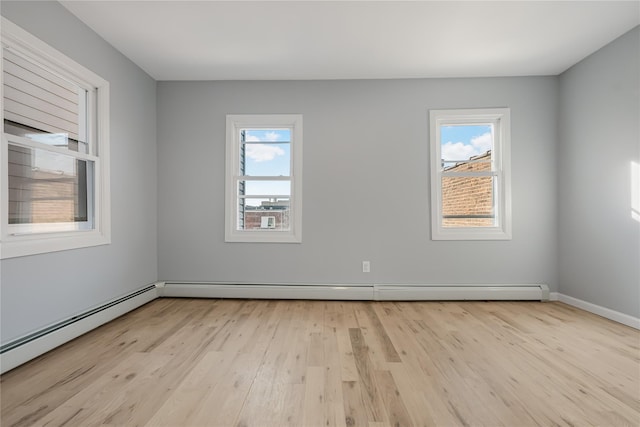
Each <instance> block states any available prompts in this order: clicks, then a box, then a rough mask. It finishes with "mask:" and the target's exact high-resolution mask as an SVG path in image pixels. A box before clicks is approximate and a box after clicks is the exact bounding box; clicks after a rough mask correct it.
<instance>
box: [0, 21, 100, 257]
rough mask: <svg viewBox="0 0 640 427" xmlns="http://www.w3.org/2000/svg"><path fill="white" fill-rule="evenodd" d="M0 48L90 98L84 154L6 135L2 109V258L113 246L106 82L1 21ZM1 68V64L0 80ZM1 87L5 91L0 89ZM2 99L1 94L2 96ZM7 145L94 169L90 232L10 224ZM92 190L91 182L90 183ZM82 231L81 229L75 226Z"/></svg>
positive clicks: (0, 148) (62, 226) (0, 235)
mask: <svg viewBox="0 0 640 427" xmlns="http://www.w3.org/2000/svg"><path fill="white" fill-rule="evenodd" d="M1 35H2V49H3V51H4V49H5V48H7V49H9V50H12V51H14V52H15V53H17V54H19V55H20V56H22V57H24V58H27V59H30V60H32V61H34V62H36V63H38V64H40V65H41V66H43V67H45V68H46V69H47V70H48V71H50V72H52V73H54V74H56V75H58V76H60V77H62V78H64V79H66V80H68V81H70V82H73V83H74V84H76V85H78V86H79V87H82V88H83V89H86V90H87V93H88V94H89V95H88V102H87V104H88V112H87V119H88V121H89V123H88V126H87V127H88V138H87V139H88V141H87V142H88V146H89V147H91V148H90V150H89V152H88V153H87V154H83V153H76V152H70V151H68V150H64V149H59V148H57V147H51V146H48V145H45V144H41V143H39V142H36V141H33V140H31V139H27V138H23V137H19V136H15V135H11V134H7V133H5V132H4V109H0V126H2V145H1V147H0V199H1V200H0V204H1V206H0V209H1V213H2V215H0V217H1V218H2V220H1V221H0V222H1V224H0V259H4V258H14V257H20V256H26V255H35V254H42V253H48V252H56V251H63V250H69V249H77V248H85V247H91V246H98V245H105V244H109V243H111V213H110V212H111V209H110V184H109V182H110V180H109V170H110V168H109V83H108V82H107V81H106V80H104V79H103V78H101V77H100V76H98V75H97V74H95V73H93V72H92V71H90V70H88V69H86V68H85V67H83V66H82V65H80V64H78V63H77V62H75V61H73V60H72V59H70V58H68V57H67V56H65V55H64V54H62V53H60V52H59V51H57V50H56V49H54V48H52V47H51V46H49V45H48V44H46V43H45V42H43V41H42V40H40V39H38V38H36V37H35V36H33V35H31V34H30V33H29V32H27V31H25V30H23V29H22V28H20V27H19V26H17V25H15V24H14V23H12V22H11V21H9V20H7V19H6V18H4V17H2V32H1ZM1 75H3V73H2V63H1V62H0V76H1ZM0 87H1V88H3V87H4V86H3V85H1V84H0ZM2 97H3V99H4V94H2ZM9 144H12V145H18V146H22V147H28V148H32V149H34V148H35V149H42V150H46V151H49V152H54V153H59V154H64V155H70V156H72V157H75V158H77V159H82V160H87V161H90V162H91V163H92V164H93V167H94V175H93V182H92V184H93V185H92V187H91V188H90V189H88V191H90V193H91V196H92V199H93V204H91V203H89V205H88V206H87V208H88V210H89V212H92V213H93V224H92V225H91V227H90V228H89V229H85V230H82V229H75V230H69V229H68V227H66V226H65V225H64V224H62V223H58V224H57V227H58V228H62V229H63V230H56V225H53V226H52V227H46V232H40V231H38V227H37V224H34V227H31V228H30V227H16V226H15V225H13V224H11V225H10V224H9V223H8V212H9V194H8V193H9V184H8V181H9V179H8V158H9V157H8V146H9ZM89 185H91V181H90V182H89ZM79 228H82V227H79Z"/></svg>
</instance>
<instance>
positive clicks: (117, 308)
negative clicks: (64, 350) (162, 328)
mask: <svg viewBox="0 0 640 427" xmlns="http://www.w3.org/2000/svg"><path fill="white" fill-rule="evenodd" d="M156 298H158V292H157V287H156V286H155V285H149V286H146V287H144V288H141V289H139V290H137V291H135V292H131V293H129V294H127V295H124V296H122V297H120V298H114V299H113V300H111V301H109V302H107V303H105V304H101V305H100V306H97V307H94V308H92V309H90V310H87V311H85V312H83V313H79V314H77V315H76V316H72V317H70V318H69V319H67V320H64V321H62V322H57V323H55V324H53V325H49V326H48V327H45V328H42V329H40V330H38V331H35V332H34V333H31V334H28V335H26V336H24V337H21V338H18V339H15V340H12V341H11V342H9V343H7V344H4V345H3V346H2V348H1V349H0V351H1V354H0V373H2V374H4V373H5V372H7V371H9V370H11V369H13V368H15V367H17V366H20V365H22V364H23V363H26V362H28V361H29V360H31V359H35V358H36V357H38V356H40V355H42V354H44V353H46V352H48V351H49V350H52V349H54V348H56V347H58V346H60V345H62V344H64V343H66V342H68V341H71V340H72V339H74V338H77V337H79V336H80V335H83V334H85V333H87V332H89V331H90V330H92V329H95V328H97V327H98V326H101V325H103V324H105V323H107V322H109V321H111V320H113V319H115V318H117V317H120V316H122V315H123V314H125V313H128V312H129V311H132V310H134V309H136V308H138V307H140V306H142V305H144V304H146V303H148V302H150V301H152V300H154V299H156Z"/></svg>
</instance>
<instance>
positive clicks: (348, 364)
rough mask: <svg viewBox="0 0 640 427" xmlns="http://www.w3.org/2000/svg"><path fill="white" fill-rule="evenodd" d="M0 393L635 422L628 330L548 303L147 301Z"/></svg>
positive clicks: (169, 418)
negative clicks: (147, 302)
mask: <svg viewBox="0 0 640 427" xmlns="http://www.w3.org/2000/svg"><path fill="white" fill-rule="evenodd" d="M0 393H1V399H0V405H1V407H0V424H1V425H2V426H3V427H4V426H11V427H27V426H45V425H48V426H61V425H63V426H82V427H84V426H103V427H115V426H126V427H129V426H149V427H150V426H166V427H170V426H171V427H173V426H180V427H200V426H220V427H227V426H247V427H248V426H260V427H263V426H264V427H270V426H273V427H280V426H292V427H293V426H295V427H307V426H316V425H317V426H319V425H322V426H327V427H330V426H339V427H343V426H344V427H347V426H358V427H359V426H371V427H381V426H385V427H387V426H447V427H448V426H466V425H468V426H491V427H493V426H501V425H502V426H509V427H511V426H518V427H520V426H523V427H528V426H583V425H585V426H586V425H601V426H614V427H617V426H638V425H640V331H638V330H636V329H633V328H629V327H627V326H624V325H620V324H617V323H615V322H611V321H609V320H606V319H603V318H601V317H598V316H595V315H593V314H590V313H586V312H583V311H581V310H578V309H576V308H574V307H570V306H567V305H565V304H562V303H535V302H508V301H507V302H467V301H459V302H347V301H275V300H269V301H260V300H207V299H159V300H155V301H153V302H151V303H149V304H147V305H145V306H143V307H140V308H139V309H137V310H135V311H133V312H131V313H129V314H127V315H125V316H122V317H120V318H118V319H116V320H114V321H113V322H110V323H108V324H106V325H103V326H102V327H100V328H98V329H96V330H94V331H91V332H89V333H87V334H85V335H83V336H81V337H79V338H77V339H75V340H73V341H71V342H69V343H67V344H65V345H63V346H61V347H59V348H57V349H55V350H53V351H51V352H49V353H47V354H45V355H43V356H41V357H39V358H37V359H35V360H33V361H31V362H29V363H27V364H25V365H23V366H21V367H18V368H16V369H14V370H12V371H10V372H8V373H6V374H5V375H3V376H2V377H0Z"/></svg>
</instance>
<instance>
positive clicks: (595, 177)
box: [558, 27, 640, 317]
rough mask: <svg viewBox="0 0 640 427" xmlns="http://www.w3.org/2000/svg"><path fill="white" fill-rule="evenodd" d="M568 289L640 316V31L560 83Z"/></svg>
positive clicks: (563, 260) (564, 288) (562, 243)
mask: <svg viewBox="0 0 640 427" xmlns="http://www.w3.org/2000/svg"><path fill="white" fill-rule="evenodd" d="M560 89H561V91H560V95H561V97H560V100H561V101H560V122H561V123H562V126H561V127H560V132H559V134H560V145H559V150H558V153H559V166H558V183H559V197H560V200H559V207H560V209H559V230H560V233H559V255H560V269H559V277H560V292H562V293H563V294H566V295H569V296H572V297H574V298H579V299H582V300H585V301H588V302H591V303H593V304H597V305H601V306H604V307H607V308H610V309H613V310H616V311H620V312H622V313H626V314H629V315H631V316H635V317H640V223H638V222H637V221H634V220H633V219H632V218H631V200H630V199H631V196H630V194H631V188H630V187H631V178H630V164H631V162H632V161H634V162H636V163H640V27H636V28H635V29H634V30H632V31H631V32H629V33H627V34H625V35H624V36H622V37H621V38H619V39H617V40H615V41H614V42H612V43H611V44H609V45H608V46H605V47H604V48H603V49H601V50H599V51H597V52H596V53H594V54H593V55H591V56H590V57H588V58H586V59H585V60H583V61H582V62H580V63H578V64H577V65H575V66H574V67H572V68H571V69H569V70H568V71H567V72H565V73H564V74H562V76H561V78H560Z"/></svg>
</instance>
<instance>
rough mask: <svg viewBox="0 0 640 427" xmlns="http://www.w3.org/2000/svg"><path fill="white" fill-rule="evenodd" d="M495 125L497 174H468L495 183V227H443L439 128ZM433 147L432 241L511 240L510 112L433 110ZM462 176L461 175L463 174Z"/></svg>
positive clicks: (431, 118)
mask: <svg viewBox="0 0 640 427" xmlns="http://www.w3.org/2000/svg"><path fill="white" fill-rule="evenodd" d="M488 123H491V124H493V125H494V147H493V151H492V157H493V162H494V164H495V170H493V171H491V172H468V173H467V174H469V176H493V177H495V179H496V189H495V190H494V191H495V193H497V194H495V193H494V197H495V198H496V206H495V211H496V212H495V214H496V216H497V225H496V226H494V227H470V226H467V227H443V225H442V177H443V171H442V163H441V161H442V160H441V159H442V156H441V140H440V128H441V126H446V125H462V124H468V125H473V124H488ZM429 127H430V142H431V143H430V145H431V238H432V240H511V238H512V232H511V118H510V109H509V108H482V109H459V110H430V111H429ZM461 173H462V172H461Z"/></svg>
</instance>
